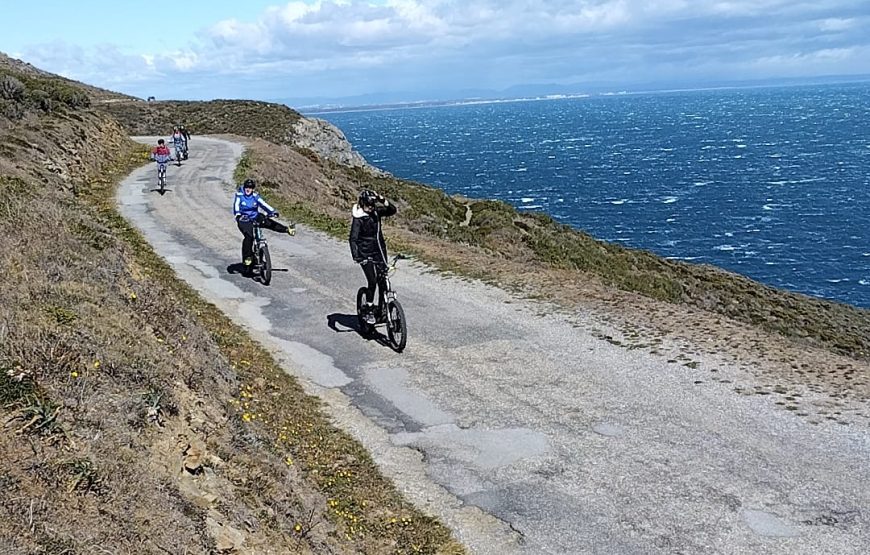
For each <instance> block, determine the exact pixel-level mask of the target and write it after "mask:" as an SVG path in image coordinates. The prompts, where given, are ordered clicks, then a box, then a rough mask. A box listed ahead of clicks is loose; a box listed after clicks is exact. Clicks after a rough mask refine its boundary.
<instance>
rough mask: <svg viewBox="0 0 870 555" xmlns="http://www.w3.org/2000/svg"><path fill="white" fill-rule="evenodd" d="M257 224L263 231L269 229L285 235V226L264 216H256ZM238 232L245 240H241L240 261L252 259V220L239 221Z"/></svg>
mask: <svg viewBox="0 0 870 555" xmlns="http://www.w3.org/2000/svg"><path fill="white" fill-rule="evenodd" d="M257 224H258V225H259V226H260V227H262V228H265V229H271V230H272V231H276V232H278V233H287V226H286V225H284V224H282V223H279V222H276V221H275V220H273V219H272V218H268V217H266V216H265V215H264V214H259V215H258V216H257ZM239 231H241V232H242V235H244V236H245V238H244V239H243V240H242V260H246V259H248V258H253V257H254V220H245V219H241V220H239Z"/></svg>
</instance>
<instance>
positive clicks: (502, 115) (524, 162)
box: [316, 82, 870, 308]
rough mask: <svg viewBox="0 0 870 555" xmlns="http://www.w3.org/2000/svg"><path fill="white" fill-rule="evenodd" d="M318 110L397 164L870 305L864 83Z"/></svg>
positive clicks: (869, 128)
mask: <svg viewBox="0 0 870 555" xmlns="http://www.w3.org/2000/svg"><path fill="white" fill-rule="evenodd" d="M316 117H321V118H324V119H326V120H328V121H331V122H332V123H334V124H336V125H337V126H338V127H339V128H341V129H342V131H344V133H345V134H346V135H347V137H348V139H349V140H350V141H351V143H352V144H353V145H354V147H355V148H356V149H357V150H358V151H359V152H360V153H361V154H363V156H365V157H366V159H367V160H368V161H369V162H370V163H372V164H374V165H376V166H378V167H380V168H382V169H384V170H386V171H388V172H390V173H392V174H394V175H395V176H397V177H401V178H405V179H409V180H414V181H418V182H422V183H426V184H428V185H433V186H436V187H439V188H441V189H443V190H444V191H446V192H448V193H451V194H455V193H459V194H462V195H465V196H468V197H472V198H486V199H499V200H503V201H506V202H509V203H511V204H512V205H514V206H516V207H517V208H518V209H519V210H523V211H540V212H545V213H547V214H549V215H551V216H552V217H553V218H555V219H556V220H558V221H559V222H562V223H565V224H569V225H571V226H573V227H575V228H577V229H581V230H584V231H586V232H588V233H589V234H591V235H593V236H595V237H597V238H600V239H603V240H605V241H610V242H615V243H620V244H622V245H625V246H627V247H632V248H638V249H646V250H649V251H652V252H655V253H657V254H659V255H661V256H664V257H667V258H671V259H676V260H684V261H687V262H691V263H698V264H701V263H703V264H714V265H716V266H719V267H722V268H725V269H728V270H731V271H734V272H737V273H740V274H743V275H745V276H748V277H750V278H752V279H755V280H757V281H760V282H762V283H765V284H768V285H771V286H774V287H778V288H783V289H788V290H791V291H796V292H800V293H805V294H807V295H812V296H816V297H821V298H826V299H832V300H836V301H840V302H843V303H849V304H852V305H855V306H858V307H863V308H870V83H867V82H864V83H850V84H839V85H813V86H809V85H807V86H790V87H778V88H777V87H771V88H747V89H718V90H693V91H670V92H652V93H637V94H605V95H595V96H585V97H570V98H545V99H520V100H514V101H494V102H489V101H487V102H483V101H480V102H465V103H457V104H453V105H446V106H444V105H442V106H432V107H414V108H407V107H406V108H390V109H374V110H372V109H369V110H359V111H345V112H330V113H323V114H318V115H317V116H316Z"/></svg>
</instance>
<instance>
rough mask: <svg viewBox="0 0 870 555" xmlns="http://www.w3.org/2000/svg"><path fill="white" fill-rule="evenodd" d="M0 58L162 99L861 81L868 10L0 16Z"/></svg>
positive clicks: (336, 10)
mask: <svg viewBox="0 0 870 555" xmlns="http://www.w3.org/2000/svg"><path fill="white" fill-rule="evenodd" d="M0 51H3V52H6V53H7V54H9V55H12V56H14V57H17V58H22V59H24V60H26V61H28V62H31V63H33V64H35V65H37V66H39V67H41V68H44V69H47V70H49V71H54V72H57V73H61V74H63V75H65V76H68V77H72V78H75V79H79V80H83V81H87V82H89V83H93V84H96V85H100V86H104V87H107V88H111V89H115V90H119V91H122V92H126V93H130V94H134V95H137V96H142V97H144V96H148V95H156V96H158V97H159V98H168V97H171V98H189V99H203V98H237V97H246V98H256V99H276V98H292V99H303V98H310V99H326V98H336V97H347V96H353V95H364V94H384V93H390V92H396V91H403V92H405V91H407V92H413V93H415V94H416V95H417V96H420V97H432V98H434V97H438V96H439V95H442V96H443V95H445V94H447V91H456V90H464V89H496V90H500V89H505V88H507V87H511V86H514V85H520V84H527V83H581V84H582V83H608V84H610V83H612V84H614V86H616V87H619V86H621V85H622V86H630V85H631V84H637V83H653V82H657V83H663V84H667V83H677V82H679V83H681V84H685V85H689V84H691V85H694V86H704V85H705V84H707V83H715V82H720V81H725V80H727V81H733V80H744V79H745V80H752V79H766V78H780V77H813V76H822V75H841V74H870V0H812V1H805V0H538V1H535V0H368V1H358V0H320V1H311V0H309V1H298V0H297V1H293V2H279V1H277V0H271V1H268V0H244V1H239V0H233V1H227V0H183V1H181V2H159V3H157V2H144V3H142V2H117V1H115V0H112V1H110V0H88V1H85V2H65V1H64V2H61V1H47V0H29V1H22V2H14V3H13V2H11V1H10V2H4V6H3V17H2V21H0Z"/></svg>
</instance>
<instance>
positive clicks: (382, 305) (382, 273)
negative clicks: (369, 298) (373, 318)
mask: <svg viewBox="0 0 870 555" xmlns="http://www.w3.org/2000/svg"><path fill="white" fill-rule="evenodd" d="M386 292H387V267H386V265H381V266H380V267H378V308H379V309H380V314H379V317H380V318H386V315H387V303H386V301H385V297H384V296H385V294H386Z"/></svg>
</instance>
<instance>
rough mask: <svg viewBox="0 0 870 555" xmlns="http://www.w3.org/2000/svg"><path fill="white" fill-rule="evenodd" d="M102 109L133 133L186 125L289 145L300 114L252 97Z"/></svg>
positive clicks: (117, 104) (191, 128)
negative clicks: (249, 98)
mask: <svg viewBox="0 0 870 555" xmlns="http://www.w3.org/2000/svg"><path fill="white" fill-rule="evenodd" d="M101 108H102V109H104V110H106V111H107V112H108V113H110V114H111V115H112V116H113V117H114V118H116V119H117V120H118V121H119V122H121V124H122V125H124V127H125V128H126V130H127V131H128V132H129V134H131V135H167V134H169V133H170V132H171V131H172V126H173V125H179V124H183V125H184V126H185V128H187V129H188V130H189V131H190V132H191V133H194V134H197V135H209V134H225V133H235V134H237V135H244V136H246V137H256V138H260V139H264V140H267V141H270V142H273V143H276V144H290V143H292V140H293V125H294V124H295V123H296V122H297V121H298V120H299V118H300V117H301V116H300V115H299V113H298V112H296V111H295V110H292V109H290V108H288V107H287V106H284V105H282V104H272V103H269V102H255V101H251V100H212V101H210V102H178V101H169V102H143V101H129V102H113V103H108V104H104V105H102V106H101Z"/></svg>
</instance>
